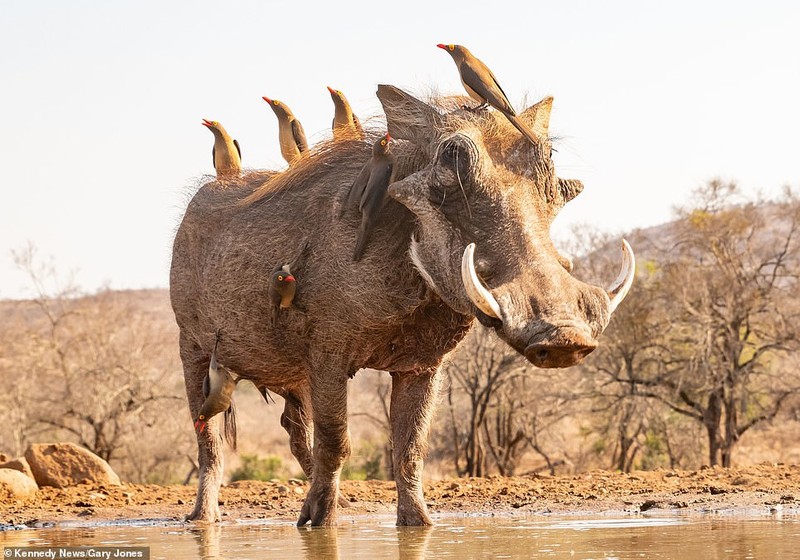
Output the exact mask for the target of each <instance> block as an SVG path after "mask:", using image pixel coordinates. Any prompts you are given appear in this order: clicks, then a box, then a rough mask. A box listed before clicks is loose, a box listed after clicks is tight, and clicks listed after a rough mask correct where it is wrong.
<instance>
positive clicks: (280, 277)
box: [278, 274, 283, 282]
mask: <svg viewBox="0 0 800 560" xmlns="http://www.w3.org/2000/svg"><path fill="white" fill-rule="evenodd" d="M278 282H283V276H281V275H280V274H279V275H278Z"/></svg>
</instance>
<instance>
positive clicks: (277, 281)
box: [269, 264, 297, 327]
mask: <svg viewBox="0 0 800 560" xmlns="http://www.w3.org/2000/svg"><path fill="white" fill-rule="evenodd" d="M296 292H297V281H296V280H295V277H294V276H293V275H292V272H291V270H290V268H289V265H287V264H285V265H283V266H282V267H280V268H278V269H277V270H275V271H274V272H273V273H272V278H271V279H270V283H269V301H270V303H271V304H272V326H273V327H274V326H276V325H277V324H278V317H279V315H280V313H281V310H282V309H288V308H289V307H291V306H292V301H294V296H295V293H296Z"/></svg>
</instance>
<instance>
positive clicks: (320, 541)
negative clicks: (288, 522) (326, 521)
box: [297, 527, 339, 560]
mask: <svg viewBox="0 0 800 560" xmlns="http://www.w3.org/2000/svg"><path fill="white" fill-rule="evenodd" d="M297 533H298V534H299V535H300V540H301V541H302V542H303V552H304V553H305V554H304V555H303V556H302V558H308V559H311V558H320V559H322V558H324V559H325V560H339V528H338V527H298V528H297Z"/></svg>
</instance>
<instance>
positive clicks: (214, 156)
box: [211, 146, 217, 169]
mask: <svg viewBox="0 0 800 560" xmlns="http://www.w3.org/2000/svg"><path fill="white" fill-rule="evenodd" d="M211 167H213V168H214V169H216V168H217V147H216V146H213V147H212V148H211Z"/></svg>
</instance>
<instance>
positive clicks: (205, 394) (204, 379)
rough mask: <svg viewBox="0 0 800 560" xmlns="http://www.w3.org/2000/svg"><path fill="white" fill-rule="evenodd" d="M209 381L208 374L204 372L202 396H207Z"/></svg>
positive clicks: (209, 388)
mask: <svg viewBox="0 0 800 560" xmlns="http://www.w3.org/2000/svg"><path fill="white" fill-rule="evenodd" d="M209 382H210V379H209V375H208V374H206V376H205V377H204V378H203V396H204V397H206V398H208V394H209V393H210V392H211V387H210V386H209Z"/></svg>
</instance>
